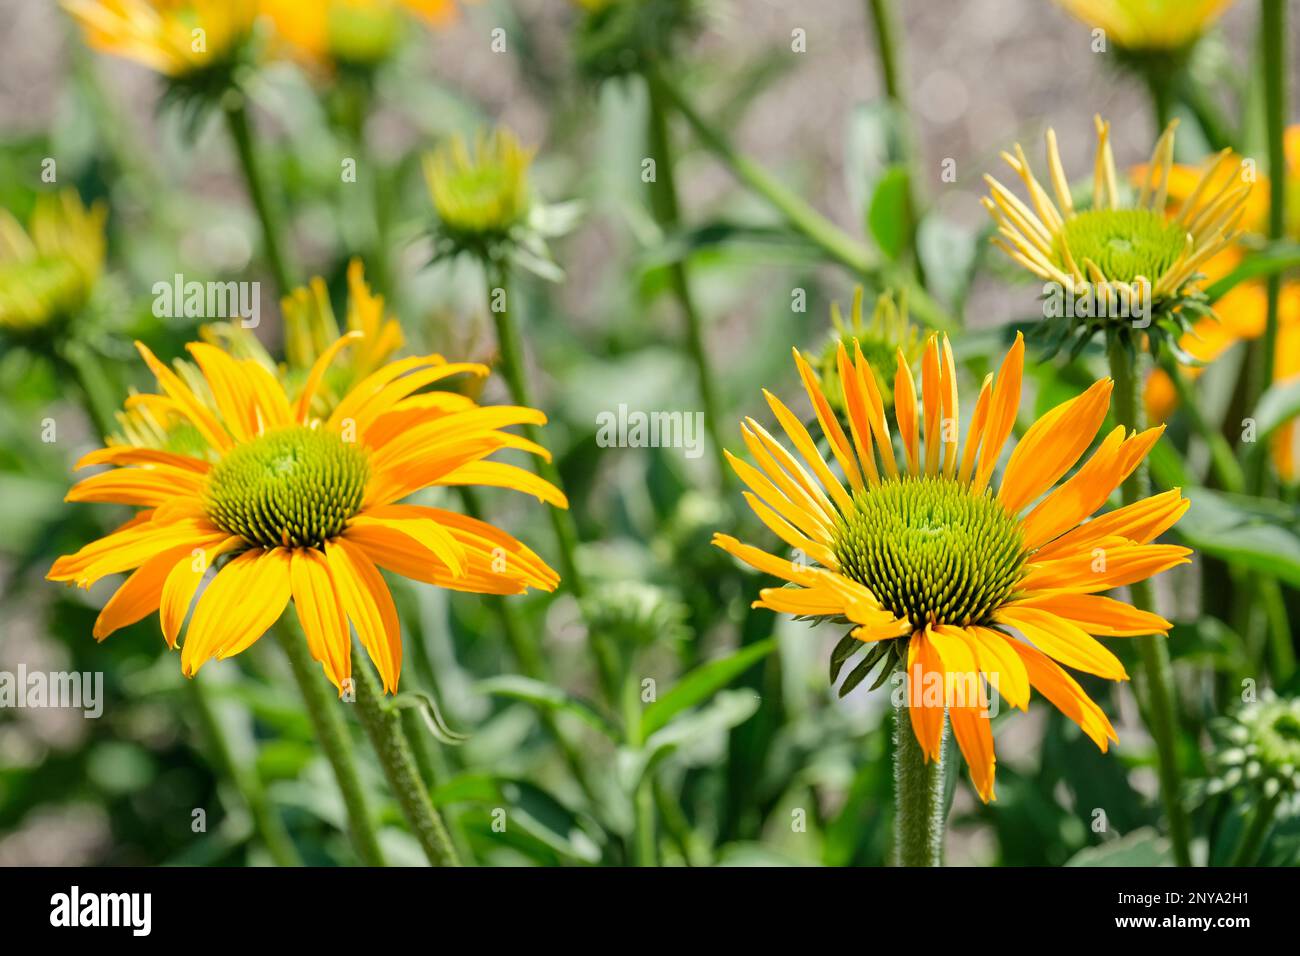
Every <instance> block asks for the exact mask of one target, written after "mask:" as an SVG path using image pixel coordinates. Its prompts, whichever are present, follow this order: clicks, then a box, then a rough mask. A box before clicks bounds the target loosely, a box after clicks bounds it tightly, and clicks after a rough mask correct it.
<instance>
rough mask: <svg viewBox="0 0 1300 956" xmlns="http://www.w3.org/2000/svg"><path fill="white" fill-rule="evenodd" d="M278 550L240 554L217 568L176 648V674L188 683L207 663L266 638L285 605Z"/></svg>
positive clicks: (283, 558)
mask: <svg viewBox="0 0 1300 956" xmlns="http://www.w3.org/2000/svg"><path fill="white" fill-rule="evenodd" d="M289 593H290V592H289V556H288V552H287V551H285V550H284V549H283V548H272V549H270V550H261V549H258V550H254V551H245V552H244V553H243V554H241V555H240V556H239V557H237V558H235V559H234V560H233V561H231V562H230V563H229V564H227V565H226V566H225V567H224V568H222V569H221V570H220V571H219V572H218V573H217V576H216V577H215V578H213V579H212V583H211V584H209V585H208V586H207V588H206V590H204V592H203V595H202V596H201V597H200V598H199V603H198V606H197V607H196V608H195V609H194V617H193V619H192V620H191V621H190V626H189V629H188V630H187V631H186V632H185V643H184V645H183V646H182V647H181V672H182V673H184V674H185V676H186V677H193V676H194V675H195V674H196V673H198V670H199V668H200V667H202V666H203V665H204V664H205V663H207V662H208V661H209V660H210V659H211V658H212V657H214V656H215V657H219V658H222V657H229V656H231V655H232V654H236V653H238V652H239V651H241V650H243V649H245V648H246V647H248V645H250V644H252V643H253V642H254V641H256V640H257V639H258V638H259V637H261V636H262V635H263V634H265V633H266V631H267V629H268V628H269V627H271V625H273V624H274V623H275V622H276V621H278V620H279V619H280V615H281V614H283V613H284V607H285V605H286V604H288V603H289Z"/></svg>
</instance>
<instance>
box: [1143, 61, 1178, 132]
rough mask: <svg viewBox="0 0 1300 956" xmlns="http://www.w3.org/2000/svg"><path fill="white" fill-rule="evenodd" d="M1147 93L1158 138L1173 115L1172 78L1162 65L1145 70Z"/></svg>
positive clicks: (1167, 69)
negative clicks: (1149, 97) (1149, 96)
mask: <svg viewBox="0 0 1300 956" xmlns="http://www.w3.org/2000/svg"><path fill="white" fill-rule="evenodd" d="M1146 81H1147V91H1148V92H1149V93H1150V94H1151V112H1152V116H1153V118H1154V119H1155V125H1156V136H1160V135H1161V134H1162V133H1164V131H1165V127H1166V126H1168V125H1169V120H1170V119H1171V118H1172V117H1173V115H1174V86H1173V84H1174V78H1173V76H1171V75H1170V73H1169V68H1168V66H1167V65H1166V64H1164V63H1156V64H1154V65H1152V66H1150V67H1148V69H1147V70H1146Z"/></svg>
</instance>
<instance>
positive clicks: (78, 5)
mask: <svg viewBox="0 0 1300 956" xmlns="http://www.w3.org/2000/svg"><path fill="white" fill-rule="evenodd" d="M62 3H63V7H64V9H65V10H67V11H68V12H69V13H70V14H71V15H72V16H73V18H74V19H76V21H77V22H78V23H79V24H80V25H81V28H82V32H83V33H84V35H85V37H86V42H87V43H88V44H89V45H90V46H91V47H93V48H94V49H96V50H100V51H103V52H104V53H111V54H113V55H114V56H120V57H125V58H126V59H128V60H134V61H136V62H137V63H141V64H143V65H144V66H147V67H149V68H150V69H152V70H156V71H157V72H159V73H162V74H163V75H165V76H169V77H173V78H177V79H183V78H186V77H189V76H193V75H195V74H198V73H201V72H204V71H205V70H207V69H208V68H210V67H213V66H217V65H221V64H226V63H229V62H230V61H232V60H233V59H235V58H236V57H237V55H238V53H239V51H240V49H241V48H242V47H243V45H244V44H245V42H246V41H247V40H248V38H249V37H250V35H251V34H252V32H253V25H254V23H255V22H256V20H257V17H258V0H62Z"/></svg>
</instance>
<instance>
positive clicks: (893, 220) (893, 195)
mask: <svg viewBox="0 0 1300 956" xmlns="http://www.w3.org/2000/svg"><path fill="white" fill-rule="evenodd" d="M909 183H910V180H909V177H908V174H907V168H906V167H905V166H901V165H898V166H891V167H890V168H889V169H888V170H886V171H885V174H884V175H883V176H881V177H880V181H879V182H878V183H876V190H875V192H874V193H872V195H871V207H870V208H869V209H868V210H867V226H868V228H870V230H871V235H872V236H874V237H875V240H876V244H877V245H878V246H880V251H881V252H883V253H884V254H885V255H887V256H888V257H889V258H891V259H897V258H898V257H899V256H901V255H902V254H903V251H904V250H905V249H906V248H907V245H908V243H909V242H910V241H911V238H912V215H911V209H910V202H911V201H910V199H909V198H908V189H909V188H910V187H909Z"/></svg>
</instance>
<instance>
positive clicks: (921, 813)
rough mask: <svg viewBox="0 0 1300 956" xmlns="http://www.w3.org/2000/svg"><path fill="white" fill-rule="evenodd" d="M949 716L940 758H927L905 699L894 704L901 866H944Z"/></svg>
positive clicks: (897, 837)
mask: <svg viewBox="0 0 1300 956" xmlns="http://www.w3.org/2000/svg"><path fill="white" fill-rule="evenodd" d="M947 743H948V718H947V716H946V715H945V716H944V722H943V736H942V738H941V740H940V744H939V759H938V760H934V761H929V762H927V761H926V759H925V753H924V751H922V750H921V744H920V743H919V742H918V741H917V739H916V733H915V732H914V731H913V730H912V718H911V716H910V715H909V714H908V708H907V704H906V702H903V703H900V704H898V705H897V706H896V707H895V708H894V856H895V860H896V862H897V863H898V865H899V866H943V831H944V822H945V820H944V818H945V817H946V816H947V813H946V807H945V801H944V775H945V774H946V773H947V772H948V768H947V767H946V766H945V764H946V754H947Z"/></svg>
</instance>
